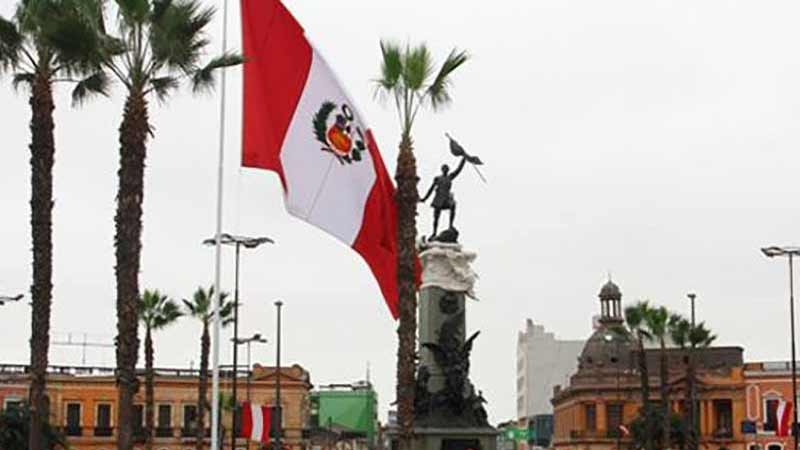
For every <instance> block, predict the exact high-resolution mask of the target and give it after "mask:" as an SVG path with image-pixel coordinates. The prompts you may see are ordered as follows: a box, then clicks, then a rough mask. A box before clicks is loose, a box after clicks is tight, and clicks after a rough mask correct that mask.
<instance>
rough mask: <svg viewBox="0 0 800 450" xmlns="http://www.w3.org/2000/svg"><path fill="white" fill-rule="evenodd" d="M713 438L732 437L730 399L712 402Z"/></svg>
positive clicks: (731, 407)
mask: <svg viewBox="0 0 800 450" xmlns="http://www.w3.org/2000/svg"><path fill="white" fill-rule="evenodd" d="M713 406H714V418H715V424H714V437H721V438H731V437H733V406H732V404H731V400H730V399H722V400H714V403H713Z"/></svg>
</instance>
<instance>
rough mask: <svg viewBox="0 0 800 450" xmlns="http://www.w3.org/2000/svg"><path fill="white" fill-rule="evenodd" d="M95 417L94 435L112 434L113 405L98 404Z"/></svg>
mask: <svg viewBox="0 0 800 450" xmlns="http://www.w3.org/2000/svg"><path fill="white" fill-rule="evenodd" d="M95 419H96V420H95V428H94V435H95V436H111V434H112V433H111V405H110V404H108V403H101V404H99V405H97V415H96V416H95Z"/></svg>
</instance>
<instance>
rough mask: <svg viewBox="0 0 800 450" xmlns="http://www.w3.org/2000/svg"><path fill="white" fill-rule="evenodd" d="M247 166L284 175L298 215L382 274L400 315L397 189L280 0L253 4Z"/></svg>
mask: <svg viewBox="0 0 800 450" xmlns="http://www.w3.org/2000/svg"><path fill="white" fill-rule="evenodd" d="M241 5H242V22H243V23H242V44H243V47H244V55H245V58H246V60H247V63H246V64H245V65H244V109H243V117H242V122H243V130H242V165H244V166H245V167H252V168H260V169H267V170H271V171H274V172H276V173H277V174H278V176H279V177H280V179H281V182H282V183H283V189H284V200H285V204H286V208H287V209H288V211H289V213H290V214H292V215H294V216H296V217H298V218H300V219H302V220H304V221H306V222H308V223H310V224H312V225H315V226H317V227H319V228H321V229H322V230H324V231H326V232H328V233H330V234H332V235H333V236H335V237H336V238H338V239H339V240H340V241H342V242H344V243H345V244H347V245H348V246H350V247H352V248H353V249H354V250H355V251H356V252H358V253H359V254H360V255H361V256H362V257H363V258H364V260H365V261H366V262H367V265H368V266H369V268H370V269H371V270H372V273H373V275H374V276H375V278H376V279H377V281H378V285H379V286H380V289H381V292H382V294H383V297H384V299H385V300H386V303H387V305H388V306H389V309H390V311H391V313H392V316H394V317H395V318H397V315H398V310H397V276H396V273H397V269H396V267H397V266H396V260H397V244H396V242H397V217H396V210H395V202H394V186H393V184H392V181H391V178H390V177H389V174H388V172H387V171H386V167H385V166H384V164H383V160H382V159H381V155H380V153H379V151H378V146H377V144H376V143H375V139H374V137H373V135H372V131H370V129H369V128H368V127H367V125H366V122H365V121H364V120H363V118H362V117H361V115H360V114H359V112H358V110H357V109H356V107H355V105H354V104H353V101H352V100H351V99H350V97H349V96H348V95H347V93H346V92H345V90H344V88H343V87H342V85H341V83H340V82H339V81H338V80H337V78H336V76H335V74H334V73H333V71H332V70H331V68H330V66H328V63H327V62H326V61H325V60H324V59H323V58H322V56H321V55H320V54H319V52H317V51H316V49H314V47H313V46H312V45H311V44H310V43H309V41H308V40H307V39H306V37H305V35H304V32H303V28H302V27H301V26H300V24H299V23H298V22H297V21H296V20H295V18H294V17H292V15H291V13H290V12H289V11H288V10H287V9H286V7H285V6H284V5H283V4H282V3H281V2H280V1H279V0H243V1H242V3H241Z"/></svg>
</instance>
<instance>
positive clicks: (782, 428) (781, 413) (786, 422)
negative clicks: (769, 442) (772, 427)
mask: <svg viewBox="0 0 800 450" xmlns="http://www.w3.org/2000/svg"><path fill="white" fill-rule="evenodd" d="M775 415H776V416H777V419H778V429H777V430H776V431H775V434H777V435H778V436H789V433H790V432H791V425H792V402H787V401H785V400H781V401H780V402H779V403H778V409H777V411H776V414H775Z"/></svg>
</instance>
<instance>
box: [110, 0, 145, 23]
mask: <svg viewBox="0 0 800 450" xmlns="http://www.w3.org/2000/svg"><path fill="white" fill-rule="evenodd" d="M115 1H116V3H117V12H118V14H119V18H120V19H121V20H120V22H121V24H123V25H124V26H125V27H126V28H128V29H130V28H133V27H135V26H141V25H143V24H144V23H145V22H146V21H147V19H148V17H149V16H150V0H115Z"/></svg>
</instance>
